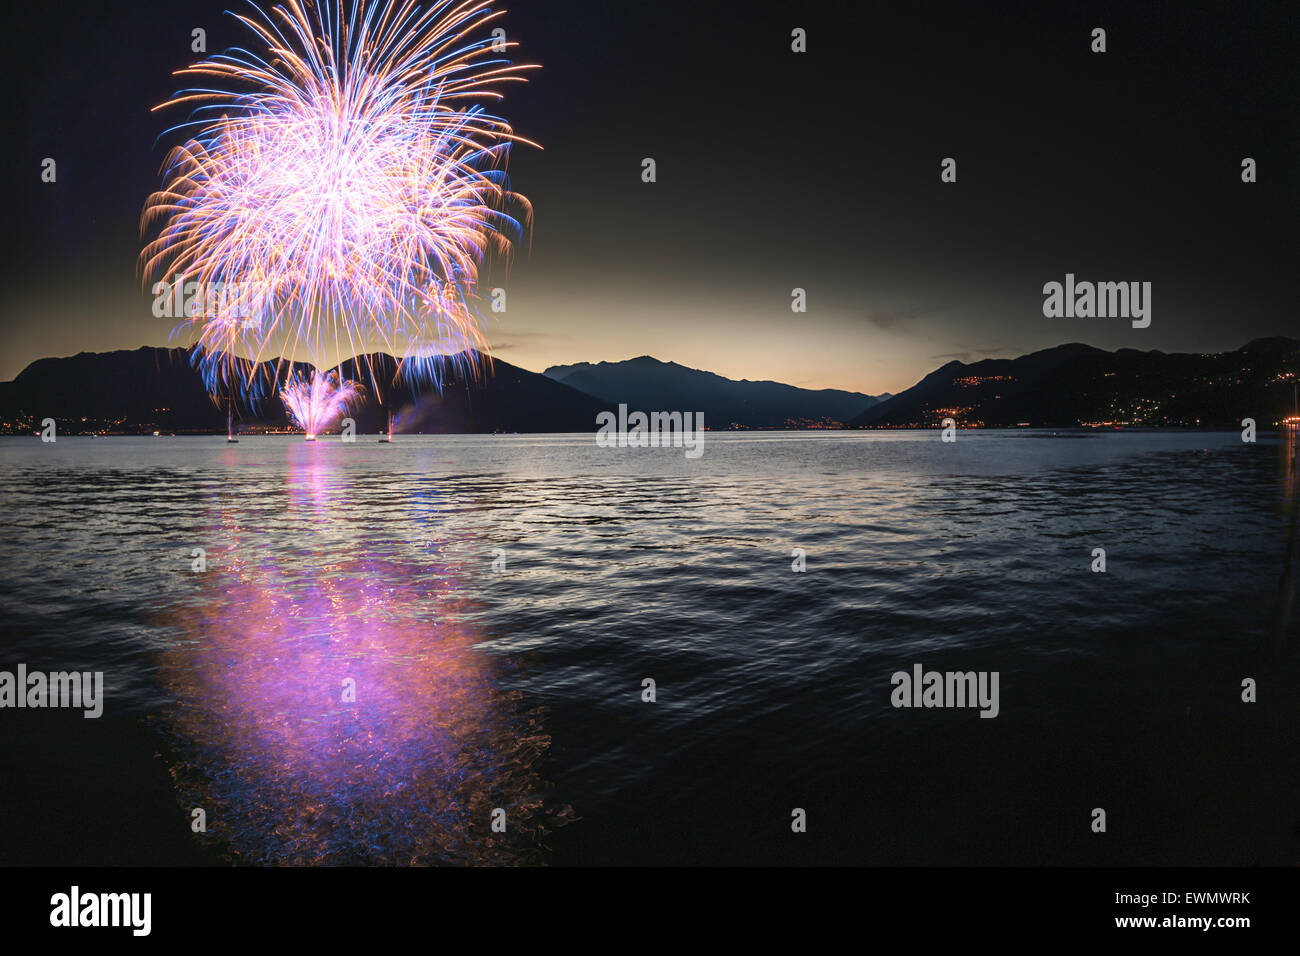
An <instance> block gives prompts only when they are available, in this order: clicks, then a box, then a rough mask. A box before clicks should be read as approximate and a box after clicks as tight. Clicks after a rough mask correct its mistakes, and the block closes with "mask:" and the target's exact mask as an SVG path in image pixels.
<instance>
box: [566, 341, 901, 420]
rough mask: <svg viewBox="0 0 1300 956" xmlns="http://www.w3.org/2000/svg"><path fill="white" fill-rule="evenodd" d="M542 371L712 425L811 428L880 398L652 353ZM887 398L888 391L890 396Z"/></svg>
mask: <svg viewBox="0 0 1300 956" xmlns="http://www.w3.org/2000/svg"><path fill="white" fill-rule="evenodd" d="M542 374H543V375H545V376H547V377H548V378H551V379H554V380H555V381H557V382H563V383H564V384H565V385H569V386H571V387H573V388H576V389H578V390H579V391H582V392H586V393H587V394H588V395H594V396H597V397H598V398H601V399H604V400H605V401H607V402H609V403H611V404H614V405H617V404H619V403H624V404H626V405H627V406H628V407H629V408H631V409H635V410H640V411H681V412H702V413H703V414H704V423H705V425H706V426H708V427H710V428H727V427H728V426H730V425H741V426H744V427H747V428H783V427H808V426H812V425H819V424H820V425H826V424H830V423H844V422H847V421H849V420H850V419H852V418H854V417H855V416H857V415H859V414H860V413H862V412H863V411H865V410H866V409H868V408H870V407H871V406H872V405H874V404H876V403H877V402H878V401H879V400H880V399H879V398H878V397H875V396H872V395H864V394H862V393H861V392H847V391H842V390H840V389H833V388H827V389H806V388H799V387H797V386H794V385H784V384H782V383H780V382H769V381H758V382H752V381H749V380H747V379H746V380H739V381H738V380H736V379H730V378H724V377H723V376H721V375H717V374H715V373H713V372H706V371H702V370H700V369H693V368H688V367H686V366H684V365H678V364H677V363H676V362H663V361H660V360H659V359H656V358H652V357H650V356H649V355H642V356H640V357H639V358H634V359H627V360H625V361H622V362H598V363H596V364H592V363H590V362H578V363H576V364H574V365H553V366H551V367H550V368H548V369H546V370H545V371H544V372H543V373H542ZM885 397H888V396H885Z"/></svg>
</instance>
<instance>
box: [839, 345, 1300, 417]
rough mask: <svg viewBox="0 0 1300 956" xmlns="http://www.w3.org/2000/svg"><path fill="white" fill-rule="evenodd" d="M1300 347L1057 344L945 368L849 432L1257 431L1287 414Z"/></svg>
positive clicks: (1298, 370) (871, 413) (874, 411)
mask: <svg viewBox="0 0 1300 956" xmlns="http://www.w3.org/2000/svg"><path fill="white" fill-rule="evenodd" d="M1297 375H1300V341H1297V340H1295V339H1289V338H1283V337H1281V336H1278V337H1274V338H1267V339H1256V340H1255V341H1252V342H1250V343H1248V344H1246V345H1244V346H1242V347H1241V348H1240V349H1237V350H1236V351H1235V352H1219V353H1213V354H1211V353H1201V354H1186V353H1165V352H1157V351H1150V352H1140V351H1138V350H1136V349H1120V350H1118V351H1116V352H1106V351H1103V350H1102V349H1098V348H1093V347H1092V346H1090V345H1081V344H1079V343H1072V344H1069V345H1058V346H1056V347H1055V348H1050V349H1043V350H1042V351H1039V352H1032V353H1030V354H1028V355H1022V356H1021V357H1020V358H1016V359H985V360H983V361H980V362H973V363H970V364H967V363H964V362H949V363H948V364H947V365H944V366H943V367H942V368H939V369H936V370H935V371H933V372H931V373H930V374H929V375H927V376H926V377H925V378H923V379H921V381H919V382H917V383H916V384H915V385H913V386H912V387H911V388H909V389H907V390H905V391H902V392H899V393H898V394H897V395H895V396H893V397H892V398H890V399H889V400H887V401H884V402H881V403H880V404H878V405H875V406H873V407H871V408H869V409H867V410H866V411H865V412H863V413H862V414H861V415H859V416H858V417H857V418H855V419H854V420H853V421H852V422H851V423H850V424H852V425H853V426H864V427H891V428H930V427H934V426H937V425H939V424H940V423H941V421H942V420H943V419H944V418H952V419H953V420H954V421H956V423H957V424H958V425H959V426H963V427H978V426H986V427H990V428H1000V427H1008V426H1016V425H1030V426H1034V427H1040V428H1069V427H1075V426H1080V425H1128V426H1150V427H1157V426H1184V427H1197V426H1201V427H1231V426H1235V425H1236V424H1237V423H1239V422H1240V421H1241V419H1242V418H1254V419H1255V420H1256V422H1257V423H1258V425H1259V427H1261V428H1263V427H1266V426H1268V425H1273V424H1276V423H1277V422H1278V421H1280V420H1281V419H1282V418H1283V417H1284V416H1285V415H1288V414H1291V413H1292V412H1291V408H1292V401H1293V398H1292V395H1293V392H1292V388H1293V385H1294V384H1295V382H1296V380H1297Z"/></svg>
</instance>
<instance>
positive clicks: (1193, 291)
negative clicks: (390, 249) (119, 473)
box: [0, 0, 1300, 393]
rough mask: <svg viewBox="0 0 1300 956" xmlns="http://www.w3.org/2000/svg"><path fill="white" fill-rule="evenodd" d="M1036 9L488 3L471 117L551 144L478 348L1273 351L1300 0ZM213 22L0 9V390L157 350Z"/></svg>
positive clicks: (1287, 243)
mask: <svg viewBox="0 0 1300 956" xmlns="http://www.w3.org/2000/svg"><path fill="white" fill-rule="evenodd" d="M1054 6H1056V5H1054V4H1046V3H1039V2H1032V3H1023V4H1022V3H1008V4H997V5H993V4H990V5H988V6H987V7H986V6H985V5H981V4H975V3H962V4H916V3H906V4H896V5H893V6H886V5H884V4H856V3H855V4H846V5H845V6H844V9H843V10H839V9H836V8H835V7H834V6H819V7H817V8H816V9H815V10H812V11H809V10H808V9H807V7H806V6H805V5H802V4H789V5H788V7H787V8H785V9H783V8H781V7H758V6H752V5H748V4H726V3H713V4H702V3H699V2H677V0H668V2H656V3H650V4H623V3H611V2H608V0H603V2H596V0H580V2H557V0H549V2H543V0H515V2H513V3H510V4H506V5H505V9H507V10H508V11H509V12H508V14H507V15H506V18H505V26H506V28H507V30H508V31H509V34H510V37H511V39H514V40H518V41H519V42H520V44H521V47H520V49H519V53H518V59H519V60H520V61H525V62H537V63H541V64H542V66H543V69H542V70H540V71H538V72H537V73H536V74H535V75H534V76H533V79H532V82H531V84H530V85H528V86H527V87H514V88H512V89H510V90H509V91H508V95H507V98H506V100H505V102H504V104H502V105H500V106H499V107H498V108H497V109H498V110H499V111H500V112H501V113H502V115H504V116H506V117H507V118H509V119H510V120H511V122H512V123H513V124H514V125H515V128H516V130H517V131H518V132H519V133H521V134H522V135H525V136H528V137H530V138H532V139H535V140H537V141H538V142H540V143H541V144H542V145H543V146H544V147H545V149H544V151H542V152H538V151H530V150H526V149H519V150H517V151H516V153H515V155H514V158H513V159H512V161H511V166H510V170H511V175H512V180H513V185H514V188H516V189H517V190H519V191H520V192H522V193H524V194H525V195H527V196H528V197H529V199H530V200H531V201H532V203H533V205H534V209H535V214H536V221H535V228H534V231H533V235H532V242H531V247H530V248H528V249H524V250H521V251H520V254H519V255H518V257H517V259H516V260H515V262H514V264H513V267H512V269H511V271H510V273H509V276H508V280H507V281H506V282H505V283H504V284H505V285H506V287H507V288H508V290H509V306H508V311H507V313H506V314H505V315H503V316H495V315H491V314H490V313H489V319H490V322H491V324H490V332H491V337H492V340H493V342H494V345H495V348H496V351H497V354H498V355H499V356H500V357H501V358H503V359H505V360H506V361H509V362H513V363H515V364H518V365H522V366H524V367H526V368H531V369H534V370H539V371H540V370H541V369H542V368H544V367H546V366H547V365H550V364H559V363H567V362H576V361H599V360H602V359H611V360H616V359H622V358H628V357H632V356H635V355H641V354H652V355H655V356H657V357H659V358H661V359H665V360H673V361H677V362H680V363H682V364H686V365H691V366H695V367H699V368H706V369H710V370H713V371H716V372H719V373H721V374H725V375H728V376H731V377H736V378H771V379H777V380H781V381H788V382H792V383H794V384H799V385H805V386H835V387H843V388H852V389H857V390H862V391H869V392H872V393H875V392H880V391H885V390H888V391H898V390H900V389H902V388H905V387H907V386H908V385H911V384H912V383H913V382H915V381H916V380H917V379H918V378H920V377H921V376H922V375H924V374H925V373H926V372H928V371H930V370H931V369H933V368H934V367H936V366H938V365H941V364H943V363H944V362H946V361H948V360H949V359H951V358H960V359H963V360H973V359H978V358H982V357H985V356H988V355H999V356H1000V355H1016V354H1020V353H1022V352H1025V351H1029V350H1032V349H1036V348H1042V347H1046V346H1050V345H1056V344H1060V343H1062V342H1069V341H1083V342H1088V343H1091V344H1094V345H1097V346H1101V347H1104V348H1117V347H1121V346H1129V347H1134V348H1140V349H1150V348H1157V349H1162V350H1165V351H1172V350H1187V351H1212V350H1221V349H1231V348H1236V347H1238V346H1240V345H1242V344H1243V343H1245V342H1246V341H1248V340H1249V339H1251V338H1254V337H1258V336H1263V335H1275V334H1293V335H1294V334H1300V320H1297V316H1296V310H1295V298H1296V296H1295V292H1296V285H1297V284H1296V281H1295V278H1294V277H1295V274H1296V253H1297V242H1296V238H1295V229H1296V221H1297V215H1296V214H1297V211H1300V202H1298V201H1297V200H1298V195H1297V184H1296V174H1297V169H1300V165H1298V162H1297V160H1298V155H1300V154H1298V147H1300V136H1298V135H1297V134H1298V132H1300V121H1298V120H1297V105H1298V104H1300V95H1298V94H1300V81H1298V79H1297V70H1296V67H1295V63H1296V54H1297V39H1296V38H1297V36H1300V4H1296V3H1294V2H1292V3H1278V4H1250V3H1222V4H1200V3H1152V4H1141V3H1116V4H1090V5H1086V6H1085V5H1077V6H1076V5H1071V6H1070V8H1068V9H1067V10H1064V11H1062V10H1055V9H1050V8H1051V7H1054ZM227 7H229V8H231V9H241V10H242V9H243V0H226V3H225V4H223V3H205V2H176V3H166V2H158V0H141V2H135V0H133V2H130V3H112V4H104V3H93V4H92V3H86V4H60V3H29V4H24V5H22V6H21V7H19V8H16V9H15V10H13V11H12V12H11V13H10V18H11V22H12V27H11V35H10V47H11V50H10V54H9V61H10V62H9V69H10V75H11V77H12V79H11V83H12V84H13V86H14V87H15V88H14V89H12V90H11V95H10V97H7V98H6V99H7V102H6V107H5V108H6V109H7V110H8V111H9V113H10V117H9V120H8V122H7V124H6V127H7V129H8V130H9V131H10V133H11V141H10V145H9V148H8V149H6V150H5V151H4V152H5V162H6V163H7V164H8V165H9V167H10V168H9V169H8V170H6V172H7V174H8V175H7V181H8V182H9V183H10V184H11V185H10V188H9V193H10V196H9V201H8V202H7V204H6V206H7V212H8V215H7V220H8V224H9V228H8V229H7V230H6V232H5V242H6V244H7V246H8V248H7V250H6V255H5V257H4V260H5V261H4V267H3V268H4V279H3V284H2V286H0V288H2V289H3V295H2V297H0V337H2V339H0V340H2V341H3V351H2V352H0V379H8V378H11V377H13V375H15V374H16V373H17V372H18V371H20V370H21V369H22V368H23V367H24V366H25V365H26V364H27V363H28V362H30V361H31V360H33V359H35V358H39V357H42V356H46V355H67V354H72V353H75V352H77V351H81V350H104V349H110V348H134V347H137V346H139V345H142V344H159V345H161V344H166V343H167V341H168V334H169V333H170V331H171V328H172V325H173V324H174V323H173V322H172V321H170V320H166V319H157V318H155V317H154V316H153V314H152V312H151V310H150V304H151V297H150V296H148V295H147V294H146V293H145V292H144V291H143V290H142V289H141V287H140V283H139V280H138V279H137V276H136V272H135V262H136V256H137V254H138V252H139V249H140V244H141V243H140V238H139V213H140V209H141V206H142V204H143V202H144V200H145V198H146V196H147V195H148V194H149V193H150V192H151V191H152V190H153V189H155V188H157V186H158V185H159V180H158V169H159V165H160V163H161V161H162V159H163V157H164V155H165V152H166V149H165V147H166V146H167V145H173V144H174V143H175V139H174V138H173V139H169V140H165V141H164V142H163V143H156V142H155V140H156V138H157V137H158V135H159V134H160V133H162V131H163V130H164V129H165V128H166V127H167V126H168V125H170V123H169V122H168V120H169V121H170V122H176V121H179V119H181V118H182V117H181V116H180V115H178V114H177V113H175V112H173V113H172V114H171V115H169V116H168V117H167V118H166V119H164V118H163V117H160V116H159V115H158V114H151V113H150V112H149V109H150V107H152V106H154V105H156V104H158V103H160V102H162V101H163V100H165V99H166V98H167V97H168V96H169V95H170V94H171V93H172V92H173V91H174V90H175V89H176V88H177V87H178V86H179V85H180V84H179V83H177V81H176V80H175V79H174V78H173V77H172V76H171V72H172V71H173V70H175V69H178V68H180V67H183V66H185V65H186V64H187V63H189V62H190V61H191V60H192V59H193V56H192V54H191V53H190V49H189V45H190V31H191V30H192V29H193V28H194V27H198V26H201V27H204V28H205V29H207V31H208V44H209V50H210V51H217V50H220V49H224V48H225V47H227V46H229V45H231V44H233V43H235V42H237V41H240V40H242V39H243V32H242V30H241V28H239V26H238V24H236V23H235V22H234V20H233V19H232V18H231V17H230V16H228V15H224V14H223V13H222V11H223V10H224V9H226V8H227ZM1097 26H1100V27H1104V28H1105V29H1106V30H1107V43H1108V52H1106V53H1105V54H1093V53H1091V52H1090V50H1089V45H1090V33H1091V30H1092V28H1093V27H1097ZM795 27H802V28H804V29H806V30H807V32H808V38H809V40H808V43H809V52H808V53H806V54H802V55H800V54H795V53H792V52H791V51H790V31H791V30H792V29H793V28H795ZM46 156H50V157H53V158H55V159H56V160H57V162H58V182H57V183H55V184H53V185H50V184H44V183H42V182H41V181H40V169H41V160H42V159H43V158H44V157H46ZM949 156H951V157H954V158H955V159H956V160H957V163H958V182H957V183H956V184H944V183H941V182H940V179H939V164H940V160H941V159H943V158H944V157H949ZM1246 156H1250V157H1253V158H1254V159H1255V160H1256V161H1257V162H1258V169H1259V181H1258V182H1257V183H1255V184H1251V185H1246V184H1243V183H1242V182H1241V179H1240V163H1241V160H1242V158H1243V157H1246ZM644 157H653V158H654V159H655V160H656V163H657V166H658V182H656V183H654V184H646V183H643V182H641V178H640V172H641V160H642V159H643V158H644ZM1067 272H1073V273H1074V274H1075V275H1076V276H1078V277H1079V278H1080V279H1092V280H1102V281H1149V282H1151V283H1152V323H1151V326H1150V328H1147V329H1133V328H1131V326H1130V324H1129V323H1128V322H1127V321H1125V320H1123V319H1095V318H1094V319H1066V318H1061V319H1048V318H1044V316H1043V314H1042V302H1043V293H1042V287H1043V284H1044V283H1045V282H1048V281H1051V280H1058V281H1059V280H1062V279H1063V278H1064V276H1065V274H1066V273H1067ZM490 284H493V285H495V284H501V276H500V269H499V267H498V269H496V270H494V271H493V273H492V277H491V282H490ZM794 287H802V288H804V289H806V290H807V293H808V311H807V313H806V314H794V313H792V312H791V310H790V291H791V289H792V288H794ZM178 344H184V343H183V342H181V343H178Z"/></svg>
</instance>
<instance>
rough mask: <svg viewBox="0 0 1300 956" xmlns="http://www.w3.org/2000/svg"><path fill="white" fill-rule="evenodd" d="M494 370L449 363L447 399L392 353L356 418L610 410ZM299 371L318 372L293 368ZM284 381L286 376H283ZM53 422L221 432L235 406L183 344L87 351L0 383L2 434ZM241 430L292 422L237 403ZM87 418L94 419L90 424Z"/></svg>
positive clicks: (440, 427) (423, 420) (529, 420)
mask: <svg viewBox="0 0 1300 956" xmlns="http://www.w3.org/2000/svg"><path fill="white" fill-rule="evenodd" d="M479 358H480V361H481V363H482V364H483V367H484V368H485V369H490V371H487V372H485V374H484V375H483V376H481V377H479V378H472V377H471V378H470V379H469V380H468V381H467V380H466V377H465V376H463V375H462V374H461V373H460V372H459V371H458V370H457V367H456V363H455V362H453V361H451V360H447V361H446V362H445V363H444V369H443V374H444V382H443V388H442V391H441V392H440V393H439V392H437V391H435V390H433V389H432V388H425V389H421V390H419V391H416V390H414V389H412V388H410V387H409V386H405V385H402V384H398V385H396V386H389V385H387V383H390V382H392V381H393V378H394V376H395V375H396V372H397V362H396V360H395V359H393V358H392V357H391V356H389V355H382V354H375V355H371V356H369V360H370V363H371V365H372V366H373V367H374V369H375V370H376V374H377V377H378V379H379V381H380V382H381V383H384V384H385V391H384V396H383V398H384V401H383V403H381V402H379V401H378V400H377V398H376V396H375V395H373V394H370V393H369V392H368V393H367V394H366V395H365V396H363V399H362V401H361V403H359V405H358V407H357V408H356V409H355V410H354V411H352V412H351V413H350V414H351V416H352V418H353V419H355V421H356V423H357V428H358V430H360V431H363V432H371V431H374V432H377V431H380V430H381V429H383V428H385V427H386V426H387V422H388V412H389V410H390V409H391V410H392V411H393V413H394V415H395V417H396V423H397V428H398V430H400V431H411V432H415V431H420V432H426V433H473V432H492V431H503V432H515V431H518V432H540V431H560V432H573V431H591V430H594V428H595V421H596V416H597V415H598V414H600V412H601V411H603V410H604V409H605V407H606V406H605V403H602V402H600V401H598V400H596V399H594V398H592V397H591V396H590V395H585V394H583V393H582V392H579V391H575V390H574V389H572V388H570V387H569V386H567V385H564V384H562V383H559V382H555V381H553V380H551V379H549V378H546V377H545V376H544V375H539V374H537V373H536V372H530V371H527V370H526V369H522V368H518V367H517V366H514V365H511V364H510V363H508V362H503V361H501V360H500V359H493V360H492V361H491V364H490V365H488V360H487V358H486V356H480V357H479ZM361 361H363V360H358V359H349V360H348V361H346V362H344V363H343V364H342V365H341V366H340V370H341V372H342V375H343V377H344V378H348V379H353V380H357V381H362V382H365V381H367V380H368V375H367V373H366V372H365V370H364V369H362V368H359V367H358V366H359V364H361ZM273 365H274V363H272V362H265V363H262V366H261V367H260V368H261V371H262V373H263V375H264V376H265V378H266V380H267V381H271V380H273V375H272V374H271V370H272V368H273ZM294 367H295V368H296V369H297V370H298V371H299V372H304V371H307V370H309V369H310V366H309V365H306V364H304V363H294ZM281 378H283V373H282V374H281ZM46 417H49V418H53V419H54V420H55V421H56V422H58V423H59V426H60V430H61V431H64V432H67V431H69V429H71V431H72V433H74V434H75V433H76V431H79V430H80V431H124V432H128V433H138V432H141V431H152V430H158V431H188V432H219V431H224V430H225V428H226V409H225V406H224V405H220V406H219V405H218V404H217V403H216V402H215V401H214V400H213V399H212V398H211V397H210V396H209V394H208V392H207V390H206V389H205V387H204V384H203V380H202V377H201V376H200V375H199V372H198V371H197V370H196V369H194V368H193V367H192V365H191V364H190V358H189V352H188V350H186V349H182V348H150V347H143V348H139V349H135V350H134V351H127V350H122V351H117V352H82V353H80V354H78V355H74V356H71V357H68V358H46V359H39V360H37V361H35V362H32V363H31V364H30V365H28V366H27V368H25V369H23V371H22V372H20V373H19V374H18V376H17V377H16V378H15V379H14V380H13V381H12V382H0V419H2V421H0V430H3V431H5V432H8V433H10V434H15V433H16V434H30V433H31V432H32V430H34V429H36V428H38V427H39V423H40V421H41V419H43V418H46ZM235 418H236V427H237V428H249V427H250V426H251V427H255V428H268V427H269V428H283V427H287V426H288V424H289V422H288V419H287V417H286V415H285V412H284V408H283V406H282V405H281V403H280V400H279V398H278V397H275V396H272V397H270V398H269V399H264V400H263V401H261V402H260V403H258V404H257V405H256V406H251V405H249V404H248V403H245V402H240V403H237V404H236V406H235ZM82 419H85V422H84V423H83V422H82Z"/></svg>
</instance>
